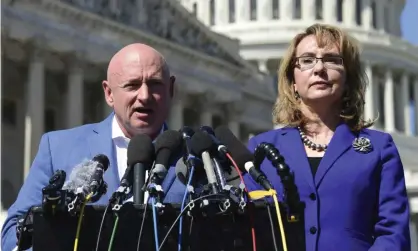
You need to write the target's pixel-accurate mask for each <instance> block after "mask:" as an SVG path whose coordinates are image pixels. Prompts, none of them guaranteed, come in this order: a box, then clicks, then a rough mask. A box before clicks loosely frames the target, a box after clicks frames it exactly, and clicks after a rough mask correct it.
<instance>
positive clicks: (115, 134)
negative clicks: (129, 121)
mask: <svg viewBox="0 0 418 251" xmlns="http://www.w3.org/2000/svg"><path fill="white" fill-rule="evenodd" d="M163 132H164V125H163V126H162V127H161V130H160V133H159V134H158V135H160V134H161V133H163ZM112 139H113V140H115V139H122V140H124V142H125V143H126V145H127V144H128V143H129V141H130V140H131V139H130V138H128V137H126V136H125V134H124V133H123V131H122V129H121V128H120V125H119V123H118V121H117V119H116V116H115V115H114V116H113V120H112ZM154 141H155V140H154Z"/></svg>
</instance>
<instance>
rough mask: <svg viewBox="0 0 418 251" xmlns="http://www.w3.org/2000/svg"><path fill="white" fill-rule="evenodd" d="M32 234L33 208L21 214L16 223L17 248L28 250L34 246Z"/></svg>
mask: <svg viewBox="0 0 418 251" xmlns="http://www.w3.org/2000/svg"><path fill="white" fill-rule="evenodd" d="M32 234H33V213H32V210H31V209H29V211H28V212H27V213H26V214H25V215H23V216H21V217H20V218H19V219H18V220H17V225H16V237H17V240H18V242H17V243H16V245H17V250H27V249H29V248H31V247H32Z"/></svg>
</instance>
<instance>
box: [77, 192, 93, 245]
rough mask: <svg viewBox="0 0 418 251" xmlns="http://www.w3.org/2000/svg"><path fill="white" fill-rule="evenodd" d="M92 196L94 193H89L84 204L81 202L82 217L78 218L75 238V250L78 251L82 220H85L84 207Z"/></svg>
mask: <svg viewBox="0 0 418 251" xmlns="http://www.w3.org/2000/svg"><path fill="white" fill-rule="evenodd" d="M92 196H93V193H90V194H88V195H87V196H86V199H85V200H84V201H83V204H81V209H80V217H79V218H78V223H77V232H76V234H75V240H74V251H77V248H78V240H79V238H80V231H81V222H82V221H83V214H84V208H85V207H86V204H87V202H88V201H89V200H90V199H91V197H92Z"/></svg>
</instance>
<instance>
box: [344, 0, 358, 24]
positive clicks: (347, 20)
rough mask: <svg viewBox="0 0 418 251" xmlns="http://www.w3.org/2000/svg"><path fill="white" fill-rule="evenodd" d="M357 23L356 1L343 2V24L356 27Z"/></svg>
mask: <svg viewBox="0 0 418 251" xmlns="http://www.w3.org/2000/svg"><path fill="white" fill-rule="evenodd" d="M355 21H356V1H355V0H350V1H344V2H343V23H344V24H345V25H347V26H354V25H355V23H356V22H355Z"/></svg>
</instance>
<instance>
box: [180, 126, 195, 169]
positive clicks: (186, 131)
mask: <svg viewBox="0 0 418 251" xmlns="http://www.w3.org/2000/svg"><path fill="white" fill-rule="evenodd" d="M179 132H180V133H181V137H182V138H183V143H184V146H183V149H184V150H185V154H184V155H183V162H184V163H185V164H186V165H187V167H188V168H189V169H190V168H192V166H195V165H196V161H195V156H193V154H192V150H191V148H190V140H191V138H192V137H193V135H194V133H195V132H194V130H193V129H192V128H190V127H188V126H183V128H181V129H180V130H179Z"/></svg>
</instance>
